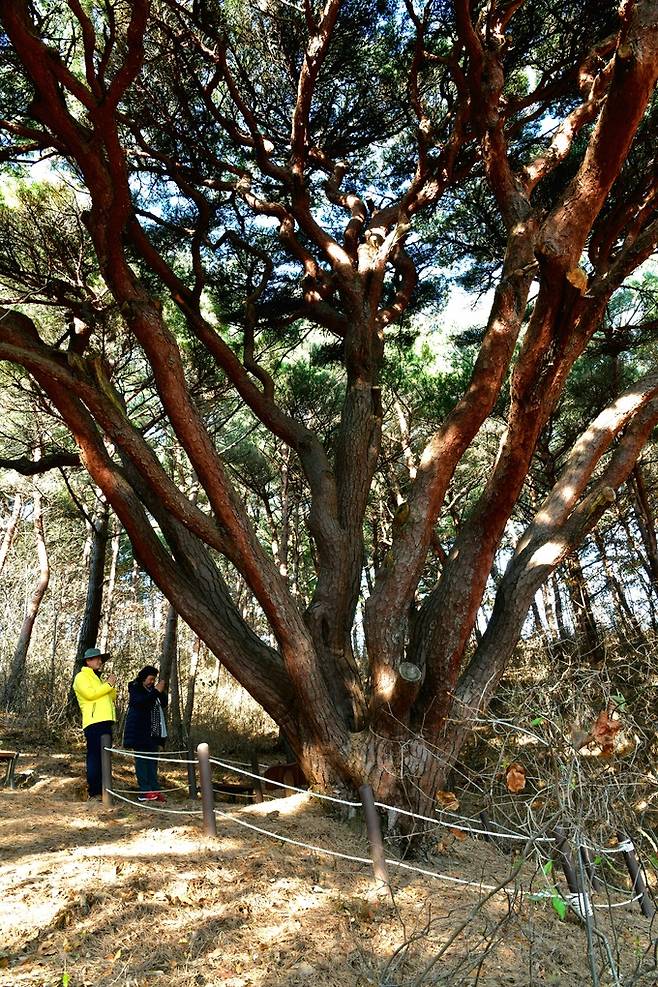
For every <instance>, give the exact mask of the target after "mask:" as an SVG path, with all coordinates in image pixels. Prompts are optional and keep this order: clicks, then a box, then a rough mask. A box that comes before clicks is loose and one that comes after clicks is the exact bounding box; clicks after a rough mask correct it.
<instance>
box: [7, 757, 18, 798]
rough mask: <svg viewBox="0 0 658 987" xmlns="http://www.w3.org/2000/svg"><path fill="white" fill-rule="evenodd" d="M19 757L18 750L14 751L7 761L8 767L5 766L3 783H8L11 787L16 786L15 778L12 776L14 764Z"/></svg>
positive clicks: (14, 768)
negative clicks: (5, 775) (5, 772)
mask: <svg viewBox="0 0 658 987" xmlns="http://www.w3.org/2000/svg"><path fill="white" fill-rule="evenodd" d="M19 757H20V752H19V751H16V753H15V754H14V756H13V757H12V759H11V761H10V762H9V767H8V768H7V777H6V778H5V785H9V787H10V788H11V789H15V788H16V779H15V778H14V771H15V770H16V765H17V763H18V758H19Z"/></svg>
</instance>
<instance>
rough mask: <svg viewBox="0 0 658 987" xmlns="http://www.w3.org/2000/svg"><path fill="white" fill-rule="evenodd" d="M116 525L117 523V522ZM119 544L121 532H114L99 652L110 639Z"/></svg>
mask: <svg viewBox="0 0 658 987" xmlns="http://www.w3.org/2000/svg"><path fill="white" fill-rule="evenodd" d="M117 524H118V522H117ZM120 542H121V532H120V531H114V533H113V535H112V556H111V560H110V574H109V576H108V580H107V590H106V591H105V614H104V617H103V626H102V630H101V636H100V642H99V645H98V647H99V648H100V649H101V651H106V650H107V642H108V640H109V637H110V627H111V626H112V608H113V607H114V587H115V585H116V578H117V559H118V558H119V546H120Z"/></svg>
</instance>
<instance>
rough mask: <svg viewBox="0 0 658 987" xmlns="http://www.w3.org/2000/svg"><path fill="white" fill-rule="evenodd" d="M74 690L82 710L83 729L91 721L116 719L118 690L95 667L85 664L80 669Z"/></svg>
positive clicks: (75, 679) (74, 682)
mask: <svg viewBox="0 0 658 987" xmlns="http://www.w3.org/2000/svg"><path fill="white" fill-rule="evenodd" d="M73 691H74V692H75V695H76V698H77V700H78V704H79V706H80V710H81V712H82V729H83V730H84V728H85V727H88V726H89V725H90V724H91V723H104V722H106V721H107V720H116V713H115V711H114V700H115V699H116V696H117V691H116V689H115V688H114V686H113V685H110V684H109V682H103V681H102V679H99V677H98V676H97V675H96V672H95V671H94V670H93V668H89V667H88V666H85V667H84V668H81V669H80V671H79V672H78V674H77V675H76V677H75V678H74V679H73Z"/></svg>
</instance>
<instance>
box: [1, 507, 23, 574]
mask: <svg viewBox="0 0 658 987" xmlns="http://www.w3.org/2000/svg"><path fill="white" fill-rule="evenodd" d="M21 507H22V498H21V495H20V494H18V493H17V494H15V495H14V503H13V505H12V509H11V515H10V516H9V520H8V521H7V527H6V528H5V533H4V535H3V538H2V544H1V545H0V572H2V570H3V568H4V565H5V562H6V560H7V555H8V553H9V549H10V548H11V546H12V543H13V541H14V536H15V535H16V529H17V527H18V520H19V518H20V516H21Z"/></svg>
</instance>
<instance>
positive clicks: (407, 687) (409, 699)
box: [387, 661, 423, 720]
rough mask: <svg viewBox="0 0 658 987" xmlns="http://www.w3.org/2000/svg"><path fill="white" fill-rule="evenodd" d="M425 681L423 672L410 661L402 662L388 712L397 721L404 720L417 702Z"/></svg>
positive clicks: (388, 705)
mask: <svg viewBox="0 0 658 987" xmlns="http://www.w3.org/2000/svg"><path fill="white" fill-rule="evenodd" d="M422 680H423V670H422V669H421V668H420V667H419V666H418V665H414V664H413V663H412V662H410V661H402V662H400V665H399V667H398V669H397V674H396V676H395V681H394V683H393V688H392V689H391V694H390V697H389V700H388V703H387V711H388V712H389V713H390V715H391V716H392V717H393V718H394V719H395V720H402V719H404V718H405V716H406V715H407V713H408V711H409V710H410V709H411V707H412V705H413V703H414V702H415V699H416V696H417V695H418V690H419V689H420V686H421V682H422Z"/></svg>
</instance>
